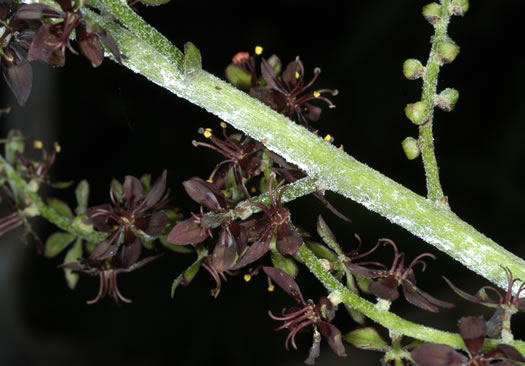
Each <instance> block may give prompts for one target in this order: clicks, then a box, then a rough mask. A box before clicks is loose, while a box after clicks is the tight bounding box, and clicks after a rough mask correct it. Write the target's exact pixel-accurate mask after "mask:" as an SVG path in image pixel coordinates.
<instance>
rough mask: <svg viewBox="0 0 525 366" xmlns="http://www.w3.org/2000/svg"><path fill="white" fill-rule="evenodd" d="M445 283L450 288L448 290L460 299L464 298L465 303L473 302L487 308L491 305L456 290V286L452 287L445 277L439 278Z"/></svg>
mask: <svg viewBox="0 0 525 366" xmlns="http://www.w3.org/2000/svg"><path fill="white" fill-rule="evenodd" d="M441 277H442V278H443V279H444V280H445V282H446V283H447V284H448V285H449V286H450V288H451V289H452V290H453V291H454V292H455V293H456V294H458V295H459V296H461V297H462V298H464V299H465V300H467V301H470V302H473V303H474V304H483V305H487V306H490V305H491V304H490V303H485V302H483V301H481V299H480V298H479V297H476V296H472V295H470V294H467V293H466V292H465V291H463V290H461V289H459V288H457V287H456V286H454V285H453V284H452V282H450V280H449V279H448V278H446V277H445V276H441ZM492 305H495V304H492Z"/></svg>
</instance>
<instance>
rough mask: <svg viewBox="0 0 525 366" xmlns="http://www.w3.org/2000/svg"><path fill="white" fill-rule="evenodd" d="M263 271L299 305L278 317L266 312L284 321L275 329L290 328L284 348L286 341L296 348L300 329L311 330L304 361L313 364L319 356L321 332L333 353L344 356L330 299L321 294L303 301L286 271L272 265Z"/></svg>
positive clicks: (295, 283)
mask: <svg viewBox="0 0 525 366" xmlns="http://www.w3.org/2000/svg"><path fill="white" fill-rule="evenodd" d="M263 270H264V272H265V273H266V274H267V275H268V277H270V279H271V280H272V281H273V282H275V283H277V284H278V285H279V287H281V288H282V289H283V290H284V291H285V292H286V293H287V294H288V295H290V296H291V297H293V298H294V300H295V301H296V302H297V304H298V305H299V308H290V309H288V310H285V311H283V315H282V316H275V315H273V314H272V313H271V312H270V311H269V312H268V313H269V315H270V317H271V318H272V319H274V320H279V321H284V324H283V325H281V326H280V327H278V328H276V329H275V330H281V329H288V330H289V331H290V333H289V334H288V337H286V342H285V347H286V349H287V350H288V344H289V343H291V344H292V347H293V348H294V349H297V345H296V344H295V336H296V334H297V333H298V332H300V331H302V330H307V329H312V330H313V332H314V335H313V344H312V347H311V348H310V353H309V355H308V358H307V359H306V360H305V363H306V364H308V365H313V364H314V363H315V360H316V358H317V357H319V351H320V342H321V335H322V336H323V337H325V339H326V340H327V341H328V344H329V345H330V348H332V350H333V351H334V352H335V354H336V355H337V356H339V357H346V351H345V347H344V344H343V341H342V336H341V332H340V331H339V329H337V328H336V327H335V326H334V325H333V324H332V320H333V319H334V317H335V311H336V310H337V309H336V308H335V307H334V305H332V303H331V302H330V300H328V299H327V298H326V297H321V298H320V299H319V302H318V304H315V303H314V302H313V301H312V300H308V301H305V300H304V298H303V295H302V294H301V290H300V289H299V285H298V284H297V282H295V280H294V279H293V278H292V277H290V276H289V275H288V274H287V273H286V272H284V271H281V270H280V269H277V268H273V267H263Z"/></svg>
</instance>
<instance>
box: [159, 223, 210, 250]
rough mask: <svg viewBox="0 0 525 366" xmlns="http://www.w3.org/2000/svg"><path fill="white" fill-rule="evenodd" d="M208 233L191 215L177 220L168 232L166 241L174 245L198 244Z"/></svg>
mask: <svg viewBox="0 0 525 366" xmlns="http://www.w3.org/2000/svg"><path fill="white" fill-rule="evenodd" d="M207 237H208V235H207V234H206V233H205V232H204V231H203V230H202V229H201V227H200V226H199V224H198V223H196V222H195V219H194V218H193V217H191V218H189V219H186V220H184V221H182V222H179V223H178V224H177V225H175V227H174V228H173V229H171V231H170V233H169V234H168V242H169V243H171V244H175V245H186V244H199V243H202V242H203V241H204V239H206V238H207Z"/></svg>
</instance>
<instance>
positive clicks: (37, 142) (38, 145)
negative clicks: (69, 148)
mask: <svg viewBox="0 0 525 366" xmlns="http://www.w3.org/2000/svg"><path fill="white" fill-rule="evenodd" d="M33 147H34V148H35V149H41V148H42V147H44V143H43V142H42V141H40V140H35V141H33Z"/></svg>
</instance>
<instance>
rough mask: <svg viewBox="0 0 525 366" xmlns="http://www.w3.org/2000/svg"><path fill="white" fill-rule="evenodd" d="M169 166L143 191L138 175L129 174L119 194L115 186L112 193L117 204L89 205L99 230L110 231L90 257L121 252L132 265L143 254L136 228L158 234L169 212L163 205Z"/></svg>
mask: <svg viewBox="0 0 525 366" xmlns="http://www.w3.org/2000/svg"><path fill="white" fill-rule="evenodd" d="M166 174H167V173H166V170H164V171H163V172H162V175H161V176H160V178H158V179H157V181H156V182H155V183H154V184H153V185H152V186H151V188H150V189H149V191H148V192H147V193H145V194H144V187H143V185H142V183H141V182H140V180H139V179H137V178H135V177H133V176H130V175H128V176H126V178H125V180H124V185H123V187H122V192H121V193H120V194H117V193H116V192H115V191H114V189H113V186H112V187H111V189H110V197H111V201H112V202H113V205H114V207H112V206H111V205H109V204H104V205H99V206H94V207H90V208H88V209H87V210H86V214H87V216H88V218H89V220H90V221H91V223H92V224H93V225H94V226H95V228H96V229H97V230H99V231H103V232H108V233H110V234H109V236H108V237H107V239H105V240H103V241H102V242H100V243H99V244H98V245H97V246H96V247H95V249H93V251H92V252H91V254H90V257H89V258H90V259H91V260H95V261H97V260H98V261H101V260H104V259H106V258H110V257H114V256H116V255H117V251H118V252H119V253H120V254H119V256H120V262H121V264H122V266H123V267H124V268H127V267H130V266H131V265H133V264H134V263H135V262H136V261H137V260H138V259H139V257H140V255H141V251H142V241H141V239H140V238H139V236H137V234H136V232H142V233H143V234H144V235H146V236H156V235H159V234H160V233H161V232H162V230H163V229H164V227H165V226H166V224H167V223H168V216H167V215H166V213H165V212H164V211H162V208H163V207H164V206H165V205H166V202H167V195H164V191H165V189H166Z"/></svg>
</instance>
